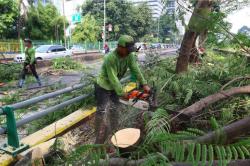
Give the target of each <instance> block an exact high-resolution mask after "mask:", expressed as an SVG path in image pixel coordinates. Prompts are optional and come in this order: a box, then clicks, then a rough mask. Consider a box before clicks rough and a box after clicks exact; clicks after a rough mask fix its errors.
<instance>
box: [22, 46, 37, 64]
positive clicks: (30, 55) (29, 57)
mask: <svg viewBox="0 0 250 166" xmlns="http://www.w3.org/2000/svg"><path fill="white" fill-rule="evenodd" d="M35 61H36V58H35V49H34V48H27V47H26V48H25V61H24V62H25V63H28V64H30V65H32V64H34V63H35Z"/></svg>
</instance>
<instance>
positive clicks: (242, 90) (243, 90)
mask: <svg viewBox="0 0 250 166" xmlns="http://www.w3.org/2000/svg"><path fill="white" fill-rule="evenodd" d="M249 93H250V85H248V86H242V87H237V88H231V89H229V90H225V91H220V92H218V93H216V94H213V95H210V96H207V97H205V98H203V99H201V100H200V101H198V102H195V103H194V104H192V105H191V106H189V107H187V108H184V109H182V110H180V111H179V114H178V115H180V114H182V113H183V114H185V115H187V116H191V115H193V114H195V113H198V112H199V111H201V110H202V109H204V108H206V107H208V106H209V105H210V104H213V103H215V102H217V101H219V100H223V99H227V98H229V97H232V96H234V95H237V94H249ZM178 115H177V116H178Z"/></svg>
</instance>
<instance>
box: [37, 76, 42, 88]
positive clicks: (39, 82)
mask: <svg viewBox="0 0 250 166" xmlns="http://www.w3.org/2000/svg"><path fill="white" fill-rule="evenodd" d="M36 81H37V83H38V85H39V86H42V82H41V80H40V78H39V77H38V78H37V79H36Z"/></svg>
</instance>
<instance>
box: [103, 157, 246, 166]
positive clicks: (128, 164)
mask: <svg viewBox="0 0 250 166" xmlns="http://www.w3.org/2000/svg"><path fill="white" fill-rule="evenodd" d="M146 161H147V159H139V160H129V159H126V158H110V159H108V160H100V162H99V165H100V166H106V165H107V164H108V165H109V166H139V165H141V164H143V163H145V162H146ZM169 164H170V165H172V166H192V165H193V164H192V163H184V162H183V163H182V162H172V163H169ZM200 164H201V162H199V163H198V165H200ZM208 165H209V164H208V162H207V163H206V166H208ZM219 165H220V164H219V161H217V160H215V161H213V166H219ZM246 165H250V159H246V160H232V161H230V162H229V163H228V165H227V166H246Z"/></svg>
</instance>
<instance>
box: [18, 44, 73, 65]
mask: <svg viewBox="0 0 250 166" xmlns="http://www.w3.org/2000/svg"><path fill="white" fill-rule="evenodd" d="M66 56H72V52H71V51H70V50H67V49H66V48H65V47H63V46H61V45H41V46H39V47H37V48H36V55H35V57H36V60H47V59H54V58H59V57H66ZM24 60H25V54H18V55H16V56H15V58H14V61H15V62H23V61H24Z"/></svg>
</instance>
